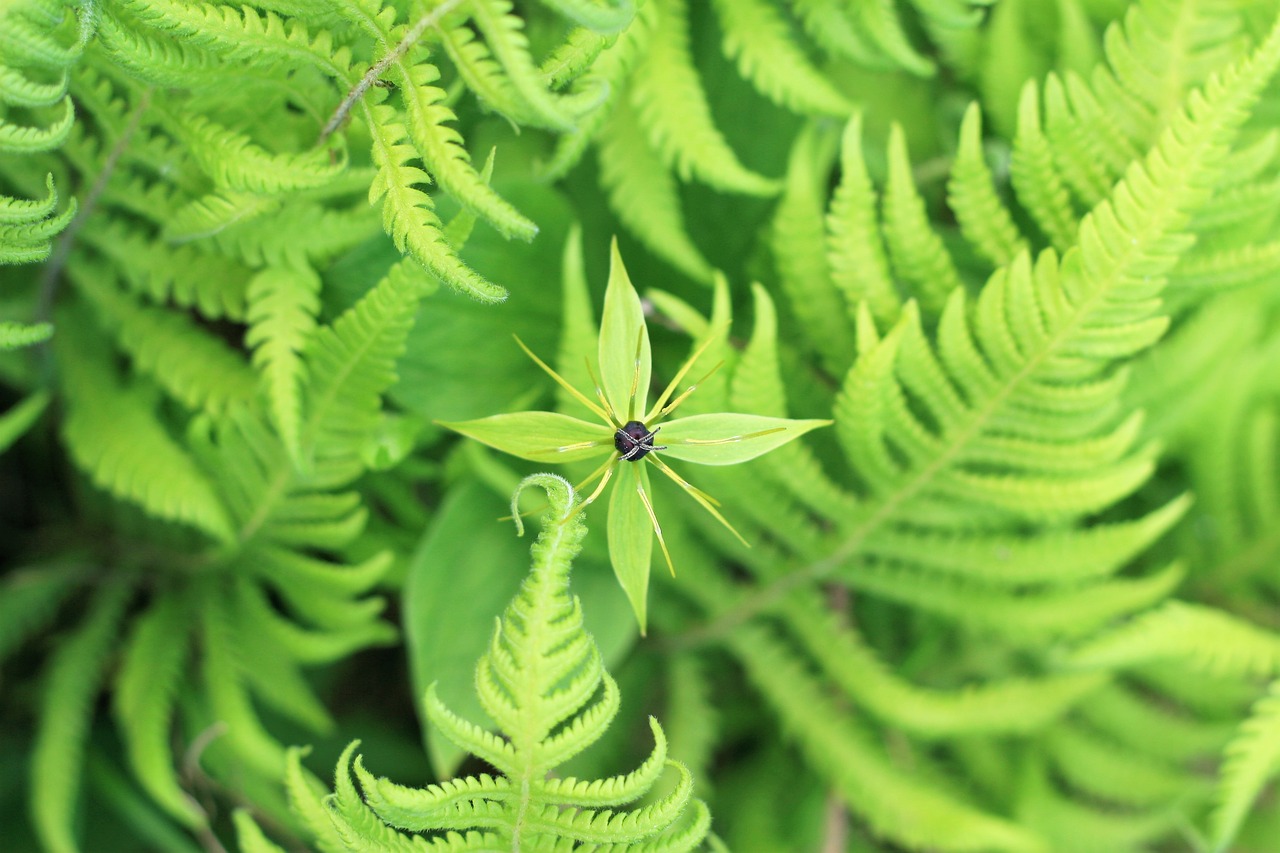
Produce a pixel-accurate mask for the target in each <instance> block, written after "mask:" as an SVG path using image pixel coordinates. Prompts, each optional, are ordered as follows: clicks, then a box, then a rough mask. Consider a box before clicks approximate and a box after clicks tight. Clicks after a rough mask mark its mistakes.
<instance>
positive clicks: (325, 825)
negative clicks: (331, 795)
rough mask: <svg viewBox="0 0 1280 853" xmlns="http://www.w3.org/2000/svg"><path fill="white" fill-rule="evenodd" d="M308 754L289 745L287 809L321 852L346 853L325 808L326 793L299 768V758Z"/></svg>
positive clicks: (286, 776) (315, 780) (286, 760)
mask: <svg viewBox="0 0 1280 853" xmlns="http://www.w3.org/2000/svg"><path fill="white" fill-rule="evenodd" d="M309 751H310V750H309V749H302V748H301V747H296V746H291V747H289V749H288V751H287V753H286V759H285V776H284V782H285V790H286V791H287V793H288V796H289V808H290V810H291V811H292V812H293V814H294V816H295V817H297V818H298V819H299V820H300V821H301V822H302V824H303V826H304V827H305V828H306V830H307V831H308V832H309V834H310V836H311V841H312V842H313V843H314V845H315V846H316V848H317V849H318V850H319V851H320V853H347V847H346V845H345V844H343V842H342V839H341V838H340V837H339V836H338V832H337V829H336V828H335V827H334V825H333V822H332V821H331V820H329V812H328V811H327V810H326V808H325V805H324V797H325V796H326V795H327V794H328V790H327V789H326V788H325V786H324V784H323V783H322V782H320V780H318V779H316V778H315V777H314V776H313V775H311V773H309V772H308V771H307V770H306V769H305V768H303V766H302V758H303V756H304V755H306V754H307V752H309Z"/></svg>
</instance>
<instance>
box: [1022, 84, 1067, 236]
mask: <svg viewBox="0 0 1280 853" xmlns="http://www.w3.org/2000/svg"><path fill="white" fill-rule="evenodd" d="M1009 174H1010V177H1011V178H1012V180H1013V186H1014V188H1015V189H1016V190H1017V193H1018V201H1019V202H1021V204H1022V205H1023V206H1024V207H1025V208H1026V209H1027V212H1028V213H1030V214H1031V216H1032V218H1033V219H1034V220H1035V223H1036V225H1038V226H1039V227H1040V230H1041V231H1043V232H1044V235H1045V236H1046V237H1048V238H1049V241H1050V242H1051V243H1052V244H1053V246H1054V247H1055V248H1056V249H1058V250H1059V251H1066V250H1067V249H1068V248H1069V247H1071V246H1072V245H1074V244H1075V240H1076V213H1075V209H1074V208H1073V207H1072V203H1071V196H1070V195H1069V194H1068V192H1067V188H1066V185H1065V184H1064V183H1063V180H1062V176H1061V175H1059V174H1058V171H1057V169H1056V168H1055V167H1054V164H1053V149H1052V147H1051V146H1050V145H1049V141H1048V139H1046V138H1045V135H1044V131H1043V130H1042V129H1041V126H1040V93H1039V90H1038V89H1037V87H1036V85H1035V83H1034V82H1030V81H1028V82H1027V84H1026V85H1025V86H1023V87H1022V96H1021V98H1020V99H1019V101H1018V132H1017V134H1016V135H1015V136H1014V139H1013V159H1012V160H1011V161H1010V164H1009Z"/></svg>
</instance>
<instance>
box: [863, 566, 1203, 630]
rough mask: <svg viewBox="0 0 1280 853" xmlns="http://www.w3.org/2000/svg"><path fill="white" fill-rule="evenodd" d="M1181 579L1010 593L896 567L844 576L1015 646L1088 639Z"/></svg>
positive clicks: (1173, 571)
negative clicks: (1054, 639)
mask: <svg viewBox="0 0 1280 853" xmlns="http://www.w3.org/2000/svg"><path fill="white" fill-rule="evenodd" d="M1183 575H1184V571H1183V570H1182V568H1181V567H1180V566H1178V565H1177V564H1173V565H1170V566H1168V567H1166V568H1164V569H1162V570H1159V571H1156V572H1152V573H1151V574H1150V575H1148V576H1146V577H1142V578H1136V579H1128V578H1125V579H1116V580H1108V581H1104V582H1101V583H1097V584H1093V585H1090V586H1080V587H1077V588H1070V587H1068V588H1065V589H1060V588H1052V587H1051V588H1049V589H1045V590H1035V591H1034V592H1033V591H1022V592H1010V591H1007V590H1003V589H999V588H992V587H989V586H986V585H983V584H977V583H973V582H970V581H962V580H958V579H955V578H947V577H938V576H933V575H929V574H926V573H923V572H918V571H915V570H913V569H908V568H903V567H900V566H893V565H888V566H881V565H868V566H864V567H861V568H856V569H851V570H848V571H845V572H842V573H841V577H842V579H844V580H845V581H846V582H847V583H848V584H849V585H851V586H853V587H854V588H855V589H860V590H864V591H866V592H871V593H874V594H876V595H878V596H881V597H884V598H888V599H890V600H893V601H898V602H901V603H903V604H909V605H911V606H913V607H917V608H920V609H922V610H925V611H928V612H932V613H937V614H939V615H942V616H946V617H947V618H949V619H953V620H956V621H958V622H961V623H963V624H966V625H969V626H972V627H973V628H976V629H979V630H982V631H985V632H990V633H994V634H998V635H1001V636H1003V637H1006V638H1008V639H1010V640H1014V641H1018V640H1023V641H1026V640H1029V639H1036V640H1044V639H1047V638H1050V637H1069V636H1079V635H1081V634H1086V633H1088V632H1090V631H1093V630H1096V629H1097V628H1099V627H1101V626H1103V625H1105V624H1107V623H1108V622H1110V621H1112V620H1114V619H1116V618H1117V617H1120V616H1125V615H1129V614H1131V613H1136V612H1139V611H1142V610H1145V609H1146V608H1149V607H1152V606H1154V605H1156V604H1157V603H1158V602H1160V601H1161V600H1163V599H1164V598H1166V597H1167V596H1168V595H1169V594H1170V593H1171V592H1173V590H1174V589H1176V588H1177V586H1178V584H1179V583H1181V582H1182V579H1183ZM1140 618H1141V617H1140Z"/></svg>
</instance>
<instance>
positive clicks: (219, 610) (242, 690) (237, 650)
mask: <svg viewBox="0 0 1280 853" xmlns="http://www.w3.org/2000/svg"><path fill="white" fill-rule="evenodd" d="M198 595H199V597H200V602H201V603H200V609H199V629H198V630H199V632H200V633H199V636H200V643H201V649H202V651H203V664H204V665H203V667H202V673H201V674H202V676H203V681H204V694H205V701H206V702H207V703H208V706H209V711H210V712H211V713H212V714H213V716H214V719H216V720H218V721H220V722H222V723H223V724H224V725H225V726H226V733H225V735H224V736H223V738H222V740H221V741H220V742H219V744H218V745H217V746H218V748H219V749H226V750H229V751H230V753H231V754H232V758H233V761H234V762H235V763H236V764H237V765H243V766H244V767H246V768H249V769H251V770H252V771H253V772H255V773H257V774H260V775H262V776H265V777H268V778H275V779H279V778H281V777H282V776H283V774H284V768H285V750H284V747H283V746H281V745H280V744H279V743H278V742H277V741H276V739H275V738H273V737H272V736H271V735H270V734H269V733H268V732H267V730H266V729H265V728H264V727H263V725H262V722H261V720H260V719H259V717H258V713H257V711H256V710H255V709H254V707H253V702H252V699H251V697H250V694H249V689H248V686H247V685H246V683H245V669H246V664H245V647H244V645H243V644H244V643H247V642H251V638H250V637H241V636H240V635H238V633H237V632H236V627H237V626H236V621H237V620H236V616H235V608H234V606H233V604H232V601H231V599H230V591H228V590H223V589H221V588H220V587H219V586H217V585H215V584H212V583H206V584H203V585H202V588H201V589H200V590H199V592H198Z"/></svg>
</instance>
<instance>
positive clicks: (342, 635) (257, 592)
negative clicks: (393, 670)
mask: <svg viewBox="0 0 1280 853" xmlns="http://www.w3.org/2000/svg"><path fill="white" fill-rule="evenodd" d="M236 602H237V607H236V610H237V612H238V613H239V615H240V618H241V619H242V621H243V628H242V630H243V633H244V634H245V635H247V636H263V637H267V638H269V639H270V640H271V642H272V643H273V644H274V645H275V646H277V647H278V648H279V649H280V650H281V651H282V652H284V653H285V654H286V655H287V657H288V659H289V660H292V661H297V662H298V663H303V664H318V663H331V662H333V661H335V660H337V659H339V658H342V657H346V656H348V655H350V654H351V653H353V652H355V651H357V650H359V649H363V648H368V647H369V646H374V645H386V644H387V643H389V642H391V641H393V640H394V639H395V637H396V634H395V631H394V630H393V629H392V628H391V626H390V625H387V624H385V623H382V622H376V621H366V622H362V623H359V624H356V625H352V626H350V627H346V628H341V629H328V630H323V631H313V630H308V629H306V628H304V627H302V626H301V625H299V624H298V623H297V622H294V621H292V620H290V619H288V618H286V617H284V616H282V615H281V614H279V613H277V612H276V611H275V609H274V608H272V606H271V603H270V601H269V600H268V599H267V595H266V592H265V591H264V590H263V589H262V588H261V587H260V586H258V585H257V584H253V583H248V582H241V583H239V584H237V585H236ZM250 626H252V628H250Z"/></svg>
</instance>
